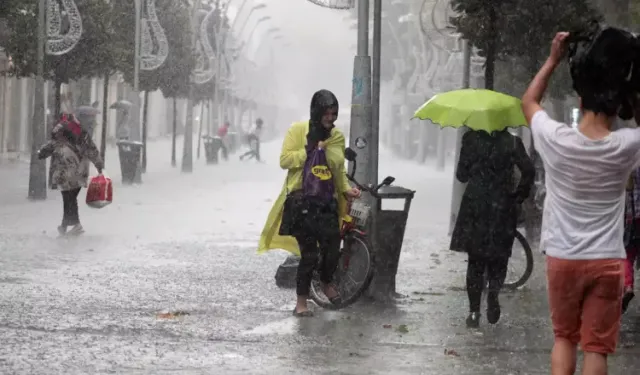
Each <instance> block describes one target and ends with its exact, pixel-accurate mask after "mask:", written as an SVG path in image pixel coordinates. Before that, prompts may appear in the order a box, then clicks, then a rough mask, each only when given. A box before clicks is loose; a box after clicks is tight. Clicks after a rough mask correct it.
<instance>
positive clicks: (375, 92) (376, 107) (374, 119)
mask: <svg viewBox="0 0 640 375" xmlns="http://www.w3.org/2000/svg"><path fill="white" fill-rule="evenodd" d="M381 50H382V0H374V1H373V51H372V52H373V65H372V79H371V140H370V142H369V163H370V165H369V181H370V182H371V183H372V184H377V183H378V157H379V146H380V72H381V58H380V57H381ZM377 203H378V201H377V199H371V229H372V230H371V231H370V232H369V234H370V240H371V245H372V246H373V248H374V249H376V248H378V231H377V228H378V206H377Z"/></svg>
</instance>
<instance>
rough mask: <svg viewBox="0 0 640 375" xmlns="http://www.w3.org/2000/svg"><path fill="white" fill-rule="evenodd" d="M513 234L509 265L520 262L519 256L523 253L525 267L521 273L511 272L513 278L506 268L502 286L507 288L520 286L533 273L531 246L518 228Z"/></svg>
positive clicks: (513, 288) (511, 288)
mask: <svg viewBox="0 0 640 375" xmlns="http://www.w3.org/2000/svg"><path fill="white" fill-rule="evenodd" d="M515 235H516V236H515V240H514V242H513V248H512V254H511V258H510V259H509V266H512V265H514V264H515V263H522V260H521V259H519V257H520V256H521V255H523V253H524V258H525V259H524V262H525V269H524V271H523V272H522V273H521V272H515V273H514V274H513V277H515V278H511V276H512V275H511V274H510V273H509V270H507V278H506V279H505V281H504V285H503V287H504V288H505V289H509V290H516V289H518V288H520V287H521V286H523V285H524V284H526V283H527V281H529V278H530V277H531V275H532V274H533V251H532V250H531V246H529V242H528V241H527V239H526V238H525V236H524V235H523V234H522V233H521V232H520V231H519V230H517V229H516V233H515ZM518 245H519V246H518Z"/></svg>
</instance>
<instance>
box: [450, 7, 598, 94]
mask: <svg viewBox="0 0 640 375" xmlns="http://www.w3.org/2000/svg"><path fill="white" fill-rule="evenodd" d="M452 4H453V6H454V9H455V10H456V11H458V12H459V14H460V16H458V17H456V18H454V19H453V20H452V21H453V23H454V24H455V25H456V27H457V28H458V30H459V31H460V32H461V33H462V35H463V36H464V37H465V38H466V39H468V40H469V41H471V43H472V44H473V45H474V46H476V47H478V48H480V49H481V50H482V51H486V50H487V48H488V46H489V42H490V38H491V35H492V33H491V30H490V27H489V21H488V9H489V8H490V7H494V9H496V10H497V12H496V14H497V17H498V18H497V22H496V25H495V27H496V29H495V35H496V36H497V37H496V58H497V59H498V60H502V61H503V62H505V63H507V64H513V65H514V66H512V67H511V68H510V69H508V70H509V71H510V74H513V76H510V77H509V78H505V77H501V78H500V77H499V78H498V81H501V80H503V81H504V80H506V81H511V82H514V81H515V82H526V83H528V82H529V81H530V80H531V78H532V77H533V75H534V74H535V73H536V72H537V71H538V69H539V68H540V66H541V65H542V63H543V62H544V60H545V59H546V58H547V56H548V52H549V47H550V44H551V40H552V39H553V36H554V35H555V33H556V32H558V31H563V30H567V31H571V30H577V29H581V28H583V27H585V26H586V25H587V24H588V23H589V22H590V21H592V20H598V21H601V20H602V15H601V13H600V12H599V11H598V10H597V9H595V8H594V7H593V6H592V5H591V2H590V1H589V0H536V1H530V0H491V1H488V0H453V2H452ZM500 65H503V66H504V64H500ZM501 72H502V73H501V74H504V70H501ZM571 91H572V88H571V81H570V78H569V75H568V69H566V67H561V68H560V69H558V72H557V74H556V75H555V77H554V80H553V82H552V85H551V88H550V95H551V96H552V97H556V98H560V97H564V96H565V95H566V94H568V93H570V92H571Z"/></svg>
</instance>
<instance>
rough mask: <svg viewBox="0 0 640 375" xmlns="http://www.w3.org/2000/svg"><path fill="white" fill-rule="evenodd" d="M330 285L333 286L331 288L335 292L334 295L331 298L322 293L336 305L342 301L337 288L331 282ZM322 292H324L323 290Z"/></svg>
mask: <svg viewBox="0 0 640 375" xmlns="http://www.w3.org/2000/svg"><path fill="white" fill-rule="evenodd" d="M330 287H331V288H333V290H334V291H335V292H336V295H335V296H333V297H331V298H329V296H327V294H326V293H325V294H324V295H325V296H326V297H327V299H328V300H329V302H331V304H332V305H336V306H337V305H339V304H341V303H342V297H340V293H338V290H337V288H336V287H335V286H334V285H333V284H330ZM322 292H323V293H324V290H323V291H322Z"/></svg>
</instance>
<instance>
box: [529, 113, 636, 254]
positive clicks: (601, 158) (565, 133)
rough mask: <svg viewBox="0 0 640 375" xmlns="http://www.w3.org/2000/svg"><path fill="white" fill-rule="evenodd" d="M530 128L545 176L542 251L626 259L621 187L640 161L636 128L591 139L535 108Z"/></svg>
mask: <svg viewBox="0 0 640 375" xmlns="http://www.w3.org/2000/svg"><path fill="white" fill-rule="evenodd" d="M531 131H532V133H533V138H534V142H535V148H536V150H537V151H538V153H539V154H540V156H541V158H542V161H543V162H544V168H545V177H546V178H545V185H546V189H547V196H546V199H545V202H544V213H543V219H542V236H541V243H540V246H541V249H542V251H544V252H545V253H546V254H547V255H549V256H552V257H555V258H562V259H616V258H626V255H625V250H624V243H623V220H624V203H625V186H626V184H627V180H628V178H629V175H630V173H631V171H632V170H634V169H635V168H637V166H638V164H640V130H638V129H620V130H617V131H615V132H612V133H611V134H610V135H609V136H607V137H606V138H603V139H600V140H592V139H589V138H587V137H586V136H584V135H583V134H582V133H580V131H579V130H578V129H574V128H571V127H569V126H568V125H566V124H563V123H560V122H557V121H554V120H553V119H551V118H550V117H549V115H547V113H546V112H544V111H538V112H536V114H535V115H534V116H533V119H532V120H531Z"/></svg>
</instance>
